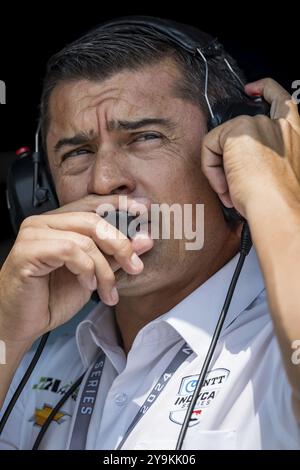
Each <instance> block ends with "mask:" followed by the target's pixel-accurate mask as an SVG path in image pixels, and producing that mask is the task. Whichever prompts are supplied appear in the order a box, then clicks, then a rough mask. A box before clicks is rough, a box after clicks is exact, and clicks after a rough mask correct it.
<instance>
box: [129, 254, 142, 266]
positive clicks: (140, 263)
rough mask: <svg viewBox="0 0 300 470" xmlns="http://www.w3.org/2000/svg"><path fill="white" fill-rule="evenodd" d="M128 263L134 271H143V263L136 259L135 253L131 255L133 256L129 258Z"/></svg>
mask: <svg viewBox="0 0 300 470" xmlns="http://www.w3.org/2000/svg"><path fill="white" fill-rule="evenodd" d="M130 263H131V264H132V266H133V267H134V269H143V267H144V264H143V261H142V260H141V259H140V258H139V257H138V255H137V254H136V253H133V255H132V256H131V258H130Z"/></svg>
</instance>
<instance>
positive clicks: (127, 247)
mask: <svg viewBox="0 0 300 470" xmlns="http://www.w3.org/2000/svg"><path fill="white" fill-rule="evenodd" d="M131 251H132V249H131V244H130V241H129V240H128V239H127V238H124V239H122V240H119V243H118V248H117V250H116V254H117V255H119V256H121V257H122V258H123V257H126V256H129V255H130V254H131Z"/></svg>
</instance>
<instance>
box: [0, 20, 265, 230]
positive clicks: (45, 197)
mask: <svg viewBox="0 0 300 470" xmlns="http://www.w3.org/2000/svg"><path fill="white" fill-rule="evenodd" d="M133 28H134V34H138V32H139V29H140V28H143V31H144V28H147V29H148V30H149V34H151V31H154V32H155V31H158V32H159V33H161V34H162V35H164V36H165V38H166V40H167V41H168V42H169V43H170V44H171V45H173V46H176V47H178V48H180V49H183V50H184V51H186V52H188V53H189V54H191V55H192V56H194V57H198V58H199V60H202V61H203V62H204V64H205V69H206V79H205V90H204V92H205V98H206V102H207V106H208V109H209V112H210V120H209V122H208V129H209V130H210V129H212V128H215V127H216V126H218V125H219V124H222V123H223V122H226V121H228V120H229V119H232V118H234V117H236V116H239V115H242V114H244V115H250V116H254V115H257V114H269V105H267V103H266V102H265V101H264V100H262V99H261V98H255V99H252V98H250V97H249V96H247V95H246V94H245V93H244V89H243V87H244V84H243V83H242V81H241V79H240V77H239V76H238V75H237V74H236V72H235V71H234V70H233V68H232V67H231V65H230V64H229V62H228V60H227V59H226V57H225V52H224V49H223V46H222V45H221V44H220V43H219V42H218V40H217V39H214V38H213V37H212V36H210V35H208V34H206V33H204V32H202V31H199V30H197V29H196V28H194V27H192V26H189V25H184V24H181V23H177V22H175V21H171V20H165V19H159V18H153V17H145V16H129V17H123V18H119V19H116V20H112V21H108V22H106V23H103V25H102V26H101V29H103V30H106V29H107V31H108V33H110V34H113V33H114V32H122V33H124V34H126V33H127V34H131V35H132V34H133ZM216 57H219V58H221V59H223V60H224V61H225V63H226V65H227V67H228V69H229V70H230V71H231V73H232V74H233V75H234V77H235V79H236V83H237V86H238V87H239V88H240V90H241V91H242V92H243V93H244V95H245V98H244V100H243V101H242V100H241V101H237V102H231V103H230V104H228V103H226V104H222V103H220V104H218V105H217V106H215V107H214V109H212V107H211V105H210V101H209V97H208V95H207V84H208V80H209V60H210V59H212V58H216ZM7 202H8V208H9V212H10V218H11V222H12V225H13V229H14V231H15V233H17V232H18V230H19V227H20V224H21V223H22V221H23V220H24V219H25V218H26V217H28V216H30V215H35V214H41V213H43V212H46V211H50V210H53V209H56V208H57V207H58V206H59V203H58V199H57V195H56V192H55V187H54V184H53V181H52V178H51V174H50V171H49V167H48V163H47V159H46V158H45V156H44V155H43V151H42V146H41V143H40V130H39V128H38V129H37V132H36V139H35V151H34V152H30V151H26V152H21V154H20V155H19V157H18V158H17V159H16V160H15V161H14V162H13V163H12V165H11V167H10V169H9V173H8V178H7ZM222 210H223V214H224V217H225V219H226V220H227V221H229V222H230V221H237V220H239V219H241V216H240V214H239V213H238V212H237V211H236V210H235V209H234V208H232V209H231V208H226V207H225V206H223V205H222Z"/></svg>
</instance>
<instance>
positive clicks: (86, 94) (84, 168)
mask: <svg viewBox="0 0 300 470" xmlns="http://www.w3.org/2000/svg"><path fill="white" fill-rule="evenodd" d="M180 79H181V78H180V73H179V71H178V69H177V67H176V65H175V64H174V63H173V62H172V61H171V60H169V59H168V60H164V61H162V62H160V63H157V64H155V65H151V66H148V67H144V68H142V69H140V70H137V71H129V70H125V71H122V72H120V73H118V74H115V75H113V76H112V77H111V78H109V79H106V80H104V81H100V82H92V81H88V80H81V81H74V82H65V83H62V84H60V85H58V86H57V87H56V88H55V89H54V91H53V92H52V95H51V98H50V126H49V131H48V135H47V151H48V158H49V164H50V168H51V172H52V174H53V178H54V182H55V185H56V190H57V194H58V198H59V201H60V204H61V205H64V204H66V203H68V202H72V201H74V200H78V199H80V198H82V197H84V196H86V195H87V194H97V195H99V196H106V198H105V199H106V201H107V196H113V195H116V194H119V195H127V196H130V197H133V198H134V197H146V198H147V199H149V200H150V202H151V203H152V204H153V203H154V204H161V203H166V204H169V205H172V204H174V203H177V204H180V205H183V204H193V205H195V204H204V210H205V239H204V246H203V248H202V249H201V250H198V251H187V250H186V241H187V240H186V239H182V240H179V239H174V238H171V239H169V240H168V239H163V240H155V241H154V247H153V248H152V250H151V251H149V252H148V253H146V254H144V255H142V259H143V261H144V264H145V269H144V271H143V273H141V274H140V275H138V276H130V275H128V274H126V273H125V272H124V271H123V270H119V271H118V272H117V273H116V279H117V287H118V289H119V293H120V295H133V294H134V295H138V294H141V295H142V294H146V293H151V292H153V291H158V290H160V289H164V288H166V287H168V286H177V287H178V288H180V286H181V285H184V283H185V282H189V281H190V280H191V279H193V278H194V277H195V274H196V273H199V271H201V269H202V268H203V269H204V271H207V265H208V264H210V265H211V266H212V265H213V264H214V257H216V256H218V253H219V251H220V249H221V248H222V244H223V243H224V241H225V239H226V238H227V237H228V233H229V229H228V227H227V226H226V224H225V223H224V220H223V216H222V214H221V211H220V204H219V201H218V199H217V197H216V196H215V194H214V193H213V191H212V190H211V188H210V187H209V185H208V183H207V180H206V179H205V178H204V176H203V175H202V173H201V169H200V150H201V141H202V138H203V135H204V133H205V131H206V123H205V119H204V116H203V115H202V113H201V111H200V109H199V107H198V106H197V104H196V103H195V104H193V103H191V102H189V101H187V100H184V99H181V98H179V97H178V96H177V95H176V93H175V91H174V90H175V85H176V83H178V80H180ZM74 136H77V137H76V138H74ZM78 136H79V137H78ZM72 138H73V139H72ZM65 139H67V141H66V140H65ZM69 139H71V140H69ZM100 199H101V198H100ZM194 228H195V227H194Z"/></svg>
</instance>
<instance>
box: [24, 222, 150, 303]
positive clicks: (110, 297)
mask: <svg viewBox="0 0 300 470" xmlns="http://www.w3.org/2000/svg"><path fill="white" fill-rule="evenodd" d="M142 235H143V236H139V234H137V235H136V237H135V239H134V240H133V241H132V247H133V250H134V251H135V252H136V253H137V254H138V255H139V254H142V253H145V252H146V251H148V250H149V249H150V248H151V247H152V246H153V240H151V239H149V238H146V239H145V238H144V236H145V235H144V234H142ZM19 239H22V240H31V241H36V240H48V239H55V240H71V241H73V242H74V243H76V244H77V245H78V246H79V247H80V248H81V249H82V250H83V251H84V252H86V253H87V254H88V255H89V256H90V257H91V258H92V259H93V262H94V266H95V275H96V279H97V286H96V287H95V289H96V288H97V289H98V293H99V296H100V297H101V300H102V301H103V302H104V303H106V304H107V305H115V304H116V303H117V302H118V293H117V291H116V289H115V277H114V274H113V273H114V272H115V271H117V270H119V269H120V268H121V265H120V264H119V263H118V262H117V261H116V260H115V259H114V258H113V257H110V256H109V257H105V256H104V255H103V254H102V253H101V251H100V250H99V248H98V246H97V245H96V244H95V242H94V241H93V240H92V239H91V238H89V237H87V236H85V235H81V234H79V233H76V232H69V231H61V230H54V229H49V228H47V229H44V228H37V227H34V228H33V227H27V228H25V229H24V230H23V231H22V234H21V236H20V237H19ZM149 241H150V243H149Z"/></svg>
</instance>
